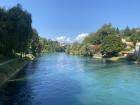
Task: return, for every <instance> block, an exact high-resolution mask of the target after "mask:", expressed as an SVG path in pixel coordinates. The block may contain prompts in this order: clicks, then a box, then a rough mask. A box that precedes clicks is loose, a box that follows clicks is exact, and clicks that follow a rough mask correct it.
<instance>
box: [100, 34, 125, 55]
mask: <svg viewBox="0 0 140 105" xmlns="http://www.w3.org/2000/svg"><path fill="white" fill-rule="evenodd" d="M123 48H124V45H123V43H122V41H121V38H120V37H118V36H111V35H109V36H107V37H106V38H105V39H104V40H103V42H102V45H101V53H102V55H103V56H104V57H112V56H117V55H118V52H120V51H121V50H122V49H123Z"/></svg>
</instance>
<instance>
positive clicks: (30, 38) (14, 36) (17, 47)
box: [0, 4, 39, 56]
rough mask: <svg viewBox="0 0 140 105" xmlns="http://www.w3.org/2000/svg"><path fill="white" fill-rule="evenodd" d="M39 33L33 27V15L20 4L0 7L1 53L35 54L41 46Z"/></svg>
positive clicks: (7, 54)
mask: <svg viewBox="0 0 140 105" xmlns="http://www.w3.org/2000/svg"><path fill="white" fill-rule="evenodd" d="M38 37H39V36H38V33H37V32H35V31H34V29H32V17H31V14H30V13H28V12H27V11H26V10H23V9H22V7H21V5H20V4H17V5H16V6H14V7H12V8H10V9H8V10H5V9H3V8H0V54H2V55H5V56H12V55H13V54H15V53H21V55H23V54H24V55H25V54H26V53H29V52H30V49H31V51H32V53H33V54H34V55H36V54H35V53H38V51H36V50H37V48H39V47H38V46H39V41H38Z"/></svg>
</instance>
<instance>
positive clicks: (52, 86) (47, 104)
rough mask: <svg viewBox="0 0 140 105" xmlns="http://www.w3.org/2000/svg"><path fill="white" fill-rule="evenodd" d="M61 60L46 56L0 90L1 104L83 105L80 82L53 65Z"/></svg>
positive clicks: (30, 65) (37, 60)
mask: <svg viewBox="0 0 140 105" xmlns="http://www.w3.org/2000/svg"><path fill="white" fill-rule="evenodd" d="M55 57H56V58H55ZM59 59H61V57H58V55H57V56H56V55H55V56H54V55H53V56H52V55H47V56H43V57H42V56H41V57H40V58H38V59H36V60H35V61H33V62H31V63H30V64H28V66H27V67H25V68H24V69H23V70H22V71H20V72H19V74H18V75H16V76H15V77H14V78H12V79H11V80H10V81H9V82H8V83H7V84H6V85H5V86H4V87H3V88H2V89H0V105H82V103H80V101H79V100H78V98H77V94H78V93H80V92H81V89H80V86H79V83H78V81H75V80H73V79H71V77H70V76H68V75H67V73H60V72H59V71H57V67H54V66H53V65H55V63H56V60H59ZM62 59H63V58H62ZM60 63H61V62H60ZM50 66H51V67H50ZM52 68H53V70H52V71H51V72H50V70H51V69H52ZM54 69H55V70H54ZM48 71H49V72H48ZM54 71H56V72H55V73H53V72H54ZM49 73H51V74H53V75H49Z"/></svg>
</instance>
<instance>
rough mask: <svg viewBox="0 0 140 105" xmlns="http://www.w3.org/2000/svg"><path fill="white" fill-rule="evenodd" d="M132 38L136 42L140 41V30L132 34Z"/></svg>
mask: <svg viewBox="0 0 140 105" xmlns="http://www.w3.org/2000/svg"><path fill="white" fill-rule="evenodd" d="M130 40H131V41H132V42H133V43H135V44H136V43H137V42H139V41H140V32H136V33H134V34H132V35H131V37H130Z"/></svg>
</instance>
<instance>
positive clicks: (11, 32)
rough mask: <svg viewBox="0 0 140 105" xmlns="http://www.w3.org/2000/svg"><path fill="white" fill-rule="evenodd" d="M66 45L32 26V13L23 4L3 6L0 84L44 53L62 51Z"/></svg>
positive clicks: (0, 21) (0, 15) (0, 39)
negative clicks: (44, 36) (40, 32)
mask: <svg viewBox="0 0 140 105" xmlns="http://www.w3.org/2000/svg"><path fill="white" fill-rule="evenodd" d="M64 47H65V46H60V43H59V42H57V41H53V40H49V39H46V38H42V37H40V36H39V34H38V32H37V30H36V29H35V28H33V27H32V15H31V14H30V13H29V12H28V11H27V10H24V9H23V8H22V6H21V5H20V4H17V5H16V6H14V7H11V8H8V9H5V8H1V7H0V64H1V65H0V86H1V84H4V83H5V82H6V81H8V79H10V78H12V77H13V76H14V75H15V74H17V73H18V72H19V71H20V70H21V69H22V68H23V67H25V66H26V64H27V63H28V62H29V61H31V60H34V59H35V58H36V57H38V56H39V55H40V54H41V53H42V52H62V51H64V49H65V48H64ZM12 59H18V60H17V61H16V60H15V61H14V60H13V61H10V60H12Z"/></svg>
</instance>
